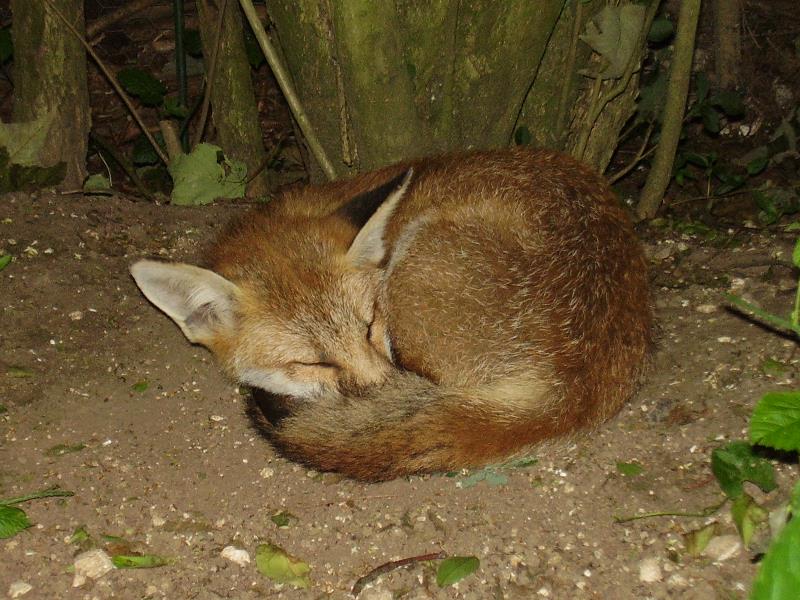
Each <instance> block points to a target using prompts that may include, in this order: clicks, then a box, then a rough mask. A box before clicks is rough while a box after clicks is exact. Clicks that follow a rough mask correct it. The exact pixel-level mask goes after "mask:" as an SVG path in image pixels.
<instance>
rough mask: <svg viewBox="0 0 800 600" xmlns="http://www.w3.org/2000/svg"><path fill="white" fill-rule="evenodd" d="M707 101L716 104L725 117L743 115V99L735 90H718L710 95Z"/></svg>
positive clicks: (734, 117) (733, 117)
mask: <svg viewBox="0 0 800 600" xmlns="http://www.w3.org/2000/svg"><path fill="white" fill-rule="evenodd" d="M708 103H709V104H713V105H714V106H718V107H719V108H721V109H722V112H724V113H725V116H726V117H731V118H732V119H736V118H739V117H743V116H744V113H745V108H744V101H743V100H742V97H741V96H740V95H739V94H737V93H736V92H719V93H717V94H714V95H713V96H711V98H709V99H708Z"/></svg>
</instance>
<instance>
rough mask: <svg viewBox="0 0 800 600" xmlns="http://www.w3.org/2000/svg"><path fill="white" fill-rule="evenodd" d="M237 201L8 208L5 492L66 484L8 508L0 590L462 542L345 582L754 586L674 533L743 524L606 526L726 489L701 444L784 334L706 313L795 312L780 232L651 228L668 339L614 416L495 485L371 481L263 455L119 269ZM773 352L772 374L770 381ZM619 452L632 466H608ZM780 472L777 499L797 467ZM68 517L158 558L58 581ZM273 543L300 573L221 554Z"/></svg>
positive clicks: (743, 402) (590, 591) (596, 587)
mask: <svg viewBox="0 0 800 600" xmlns="http://www.w3.org/2000/svg"><path fill="white" fill-rule="evenodd" d="M239 210H241V208H237V207H231V206H222V207H220V206H216V207H211V208H203V209H177V208H172V207H157V206H151V205H147V204H142V203H133V202H130V201H128V200H126V199H119V198H102V197H99V198H93V199H81V198H74V197H58V196H54V195H49V194H43V195H38V196H33V197H31V196H30V195H27V194H16V195H13V196H7V197H4V198H3V199H0V249H3V250H5V251H6V252H9V253H11V254H13V255H14V256H15V260H14V262H12V263H11V264H10V265H9V266H8V267H7V268H6V269H4V270H3V271H1V272H0V306H2V313H0V405H2V406H3V407H4V408H5V409H6V410H5V412H3V413H2V414H0V498H8V497H12V496H18V495H21V494H24V493H30V492H33V491H36V490H40V489H43V488H47V487H50V486H55V485H57V486H60V487H61V488H63V489H65V490H70V491H72V492H74V493H75V495H74V496H73V497H71V498H66V499H46V500H37V501H32V502H28V503H26V504H24V505H23V506H22V507H23V508H24V509H25V510H26V511H27V513H28V515H29V516H30V518H31V519H32V521H33V522H34V523H35V525H34V526H33V527H31V528H30V529H28V530H26V531H24V532H23V533H21V534H19V535H17V536H16V537H14V538H11V539H6V540H0V594H9V595H10V586H12V584H14V583H15V582H20V581H21V582H25V583H27V584H29V585H30V586H32V589H31V590H30V591H29V592H28V593H27V594H26V595H25V596H24V597H25V598H26V599H27V598H126V599H127V598H131V599H134V598H136V599H140V598H170V599H184V598H200V599H205V598H241V599H247V598H260V597H265V596H267V597H276V598H281V597H285V598H327V597H333V598H344V597H347V596H348V594H349V590H350V588H351V586H352V585H353V583H354V582H355V581H356V580H357V579H358V578H359V577H361V576H362V575H364V574H365V573H367V572H369V571H370V570H371V569H373V568H374V567H376V566H378V565H381V564H382V563H385V562H387V561H390V560H396V559H400V558H405V557H410V556H416V555H422V554H426V553H431V552H437V551H439V550H442V551H444V552H446V553H447V554H449V555H475V556H477V557H478V558H479V559H480V561H481V565H480V569H479V570H478V571H477V572H476V573H475V574H473V575H471V576H470V577H468V578H466V579H464V580H462V581H461V582H460V583H458V584H457V585H455V586H452V587H449V588H446V589H439V588H438V587H437V585H436V582H435V568H434V566H432V565H430V564H416V565H414V566H413V567H412V568H410V569H405V570H396V571H393V572H391V573H389V574H386V575H384V576H382V577H379V578H378V579H377V580H375V581H374V582H373V584H372V585H371V586H370V587H368V588H367V589H365V590H364V591H363V592H362V594H361V596H360V597H361V598H367V599H370V598H371V599H373V600H375V599H390V598H408V599H417V598H475V599H478V598H557V599H562V598H564V599H573V598H604V599H605V598H619V599H627V598H681V599H698V600H699V599H706V598H725V599H730V598H744V597H745V596H746V590H747V589H748V588H749V585H750V582H751V580H752V577H753V575H754V573H755V570H756V566H755V565H754V564H753V562H752V558H753V554H754V553H753V552H752V551H749V550H744V549H741V548H738V549H737V547H736V544H735V543H732V544H731V542H732V538H730V537H723V538H721V543H720V544H717V545H718V546H721V547H722V550H723V552H721V555H720V552H719V551H718V552H717V554H716V555H712V556H701V557H698V558H693V557H691V556H689V555H688V554H687V552H686V550H685V548H684V544H683V539H682V535H683V534H684V533H686V532H688V531H691V530H694V529H697V528H698V527H700V526H702V525H704V524H705V523H707V522H711V521H718V522H719V523H720V529H721V533H722V534H725V535H730V534H734V533H735V529H734V527H733V525H732V524H731V519H730V517H729V511H728V508H727V507H724V508H723V509H722V510H721V511H720V512H719V513H717V514H715V515H714V516H712V517H708V518H691V517H660V518H650V519H642V520H637V521H632V522H629V523H625V524H617V523H616V522H615V520H614V517H615V516H618V515H636V514H638V513H640V512H646V511H662V510H678V511H697V510H699V509H701V508H703V507H706V506H708V505H711V504H714V503H715V502H717V501H718V500H719V499H720V497H721V496H720V492H719V490H718V487H717V486H716V483H715V482H714V480H713V477H712V476H711V473H710V469H709V459H710V454H711V451H712V450H713V449H714V448H715V447H716V446H718V445H720V444H721V443H723V441H724V440H729V439H738V438H741V437H742V436H743V432H744V430H745V427H746V422H747V421H746V419H747V415H748V413H749V411H750V410H751V408H752V406H753V404H754V403H755V401H756V400H757V399H758V397H759V396H760V394H762V393H763V392H765V391H767V390H771V389H781V388H785V387H787V386H789V385H792V383H793V381H794V379H795V377H796V375H797V371H798V359H797V356H796V355H795V350H796V347H795V345H794V344H792V343H790V342H788V341H786V340H784V339H782V338H781V337H778V336H776V335H774V334H772V333H769V332H767V331H765V330H763V329H762V328H760V327H758V326H755V325H752V324H749V323H748V322H746V321H744V320H742V319H741V318H739V317H737V316H735V315H733V314H731V313H729V312H728V311H726V310H725V309H724V308H722V307H721V306H720V302H721V294H722V293H723V292H724V291H726V290H729V289H731V287H733V288H734V289H736V290H738V291H740V292H741V293H745V294H748V295H750V296H751V297H752V298H757V299H759V300H761V301H763V302H764V303H765V304H766V305H767V306H769V307H771V308H774V309H779V310H781V311H782V312H787V311H788V307H789V306H790V304H791V301H792V295H793V285H794V280H793V276H792V271H791V269H790V268H789V258H790V251H789V249H790V244H791V240H790V239H789V238H788V237H787V238H786V239H784V240H778V241H776V240H775V239H774V238H766V237H763V238H762V237H759V236H758V235H751V234H747V233H737V235H736V236H730V235H728V234H726V233H725V232H722V236H721V237H718V239H716V240H709V239H707V237H693V236H686V235H683V234H680V233H676V232H675V231H674V230H660V231H656V230H647V231H644V232H643V235H644V236H645V237H646V238H647V240H648V241H647V247H648V252H649V255H650V256H651V262H652V277H653V282H654V287H655V289H656V290H657V293H656V294H657V305H658V316H659V320H660V326H661V333H660V342H659V348H658V350H657V352H656V354H655V356H654V362H653V364H654V366H653V369H652V372H651V373H650V375H649V377H648V379H647V381H646V383H645V385H644V386H643V387H642V389H641V390H640V392H639V393H638V394H637V395H636V397H635V398H634V399H633V400H632V401H631V403H630V404H629V405H628V407H627V408H625V409H624V410H623V411H622V413H621V414H620V415H619V417H618V418H616V419H615V420H614V421H612V422H611V423H609V424H607V425H606V426H604V427H603V428H602V429H601V430H599V431H598V432H596V433H594V434H592V435H590V436H587V437H586V438H585V439H582V440H580V441H579V442H578V443H577V444H576V445H575V446H574V447H570V448H569V450H568V451H567V452H566V453H564V454H563V455H559V456H547V455H542V456H539V457H538V462H536V463H535V464H533V465H531V466H528V467H524V468H510V469H507V470H504V471H502V475H504V476H505V477H506V479H507V481H505V483H500V484H498V482H496V481H495V482H493V483H495V485H492V484H490V483H487V482H486V481H483V482H479V483H477V484H475V485H472V486H469V485H468V484H469V483H470V480H469V479H468V478H467V475H465V474H459V475H457V476H453V477H447V476H427V477H412V478H410V479H408V480H397V481H392V482H388V483H383V484H378V485H365V484H361V483H356V482H353V481H349V480H343V479H341V478H339V477H336V476H334V475H329V474H328V475H323V474H319V473H316V472H312V471H309V470H307V469H306V468H304V467H302V466H299V465H297V464H293V463H291V462H289V461H287V460H285V459H283V458H281V457H280V456H278V455H276V453H275V452H274V451H273V450H272V449H271V447H270V445H269V443H268V442H267V441H266V440H265V439H264V438H263V437H261V436H260V435H259V434H258V432H257V431H256V430H254V429H253V427H252V424H251V422H250V420H249V419H248V417H247V415H246V410H245V408H246V400H245V397H244V396H242V395H241V394H240V393H239V392H238V391H237V389H236V387H235V386H234V385H232V384H231V383H230V382H229V381H226V380H225V379H224V378H223V377H222V376H221V375H220V373H219V371H218V369H217V368H216V367H215V365H214V364H213V361H212V360H211V358H210V356H209V355H208V353H207V352H206V351H204V350H203V349H201V348H197V347H192V346H190V345H189V344H188V343H186V341H185V340H184V338H183V337H182V335H181V333H180V331H179V330H178V329H177V327H175V326H174V325H173V324H172V323H171V322H170V321H169V320H168V319H167V318H166V317H164V316H163V315H162V314H161V313H159V312H158V311H156V310H155V309H154V308H153V307H152V306H150V305H149V304H148V303H147V302H146V301H145V300H144V298H143V297H142V296H141V295H140V294H139V293H138V291H137V289H136V288H135V286H134V284H133V281H132V280H131V279H130V277H129V275H128V273H127V265H128V264H130V263H131V262H132V261H133V260H134V259H136V258H138V257H142V256H151V257H152V256H161V257H164V258H170V259H178V260H192V259H193V258H196V257H197V255H198V253H199V249H200V248H201V246H202V244H203V243H204V242H205V241H207V240H208V239H209V238H210V237H211V236H212V235H213V233H214V231H216V230H217V229H218V228H219V225H220V223H221V222H223V221H224V220H226V219H227V218H228V217H229V216H230V215H231V214H233V213H236V212H237V211H239ZM767 359H774V360H776V361H779V363H782V365H783V366H782V367H778V368H776V367H775V363H770V364H772V367H771V368H769V369H766V371H767V372H766V373H765V369H764V365H765V361H766V360H767ZM21 375H22V376H21ZM143 382H146V384H147V387H146V389H144V390H143V391H142V388H143V387H145V386H144V385H139V386H137V385H136V384H139V383H143ZM137 390H138V391H137ZM62 445H63V446H62ZM81 446H83V447H81ZM59 448H60V449H61V450H62V451H61V452H60V451H59ZM618 462H636V463H638V464H640V465H641V467H642V468H643V470H642V473H641V474H639V475H633V476H631V475H628V476H626V475H623V474H622V473H621V472H620V471H619V469H618V467H617V463H618ZM779 471H780V472H779V483H780V484H781V488H780V490H779V491H778V492H774V493H773V494H771V495H770V497H769V498H767V500H769V501H772V502H775V501H777V498H778V497H779V496H780V495H781V494H785V493H786V489H787V487H788V482H789V481H790V480H793V479H794V478H795V477H796V476H797V473H796V472H794V471H793V470H792V468H791V467H788V466H781V467H780V468H779ZM465 484H467V485H465ZM751 491H753V490H751ZM759 499H763V495H759ZM279 511H288V512H289V513H291V514H292V515H294V517H295V518H293V519H290V523H289V526H288V527H284V528H279V527H278V526H277V525H276V524H275V523H274V522H273V521H272V520H271V517H272V516H273V515H274V514H275V513H277V512H279ZM80 526H83V527H84V528H85V530H86V531H87V532H88V533H89V535H90V536H91V537H92V540H94V541H95V543H97V544H98V545H100V546H101V547H103V546H104V547H105V548H106V549H107V550H108V551H109V552H110V553H114V552H115V551H116V552H119V551H122V552H123V553H124V552H128V553H130V552H141V553H152V554H158V555H162V556H167V557H170V558H171V559H172V560H173V562H172V563H171V564H169V565H168V566H164V567H160V568H154V569H140V570H121V569H120V570H114V571H111V572H109V573H107V574H105V575H104V576H102V577H100V578H98V579H96V580H91V579H90V580H89V581H87V582H86V583H84V584H83V585H82V586H81V587H73V577H74V575H73V573H72V572H71V571H72V565H73V562H74V560H75V556H76V555H77V554H78V553H79V552H81V551H82V550H85V549H86V547H87V545H88V544H87V543H84V544H83V545H80V544H75V543H69V540H70V537H71V536H72V533H73V532H74V531H75V529H76V528H78V527H80ZM103 535H112V536H118V538H121V539H111V540H110V541H109V540H104V539H103V538H102V536H103ZM264 542H272V543H275V544H279V545H280V546H282V547H283V548H285V549H286V550H287V551H288V552H290V553H292V554H293V555H295V556H297V557H298V558H301V559H302V560H304V561H306V562H308V563H309V565H310V566H311V569H312V571H311V579H312V582H313V585H312V587H311V588H310V589H308V590H294V589H293V588H291V587H289V586H283V587H281V586H278V585H275V584H274V583H272V582H271V581H270V580H268V579H266V578H265V577H264V576H262V575H261V574H259V573H258V571H257V570H256V568H255V565H254V564H253V563H250V564H244V565H242V566H240V565H238V564H235V563H233V562H231V561H229V560H227V559H225V558H223V557H222V556H221V551H222V549H223V548H225V547H226V546H229V545H232V546H235V547H238V548H241V549H244V550H246V551H247V552H248V553H249V555H250V557H251V558H253V557H254V553H255V549H256V547H257V545H258V544H260V543H264ZM725 542H728V543H729V545H728V546H726V545H725ZM120 549H121V550H120ZM725 554H733V555H732V556H725ZM14 589H16V588H14Z"/></svg>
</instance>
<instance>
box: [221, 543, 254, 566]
mask: <svg viewBox="0 0 800 600" xmlns="http://www.w3.org/2000/svg"><path fill="white" fill-rule="evenodd" d="M220 556H222V558H225V559H227V560H229V561H231V562H232V563H236V564H237V565H239V566H240V567H243V566H245V565H249V564H250V554H249V553H248V552H247V550H244V549H242V548H237V547H236V546H225V547H224V548H223V549H222V552H221V553H220Z"/></svg>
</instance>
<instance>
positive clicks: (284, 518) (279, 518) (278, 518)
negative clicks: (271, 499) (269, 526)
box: [269, 510, 298, 528]
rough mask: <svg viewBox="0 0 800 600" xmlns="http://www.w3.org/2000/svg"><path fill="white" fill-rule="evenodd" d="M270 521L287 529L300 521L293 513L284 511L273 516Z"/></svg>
mask: <svg viewBox="0 0 800 600" xmlns="http://www.w3.org/2000/svg"><path fill="white" fill-rule="evenodd" d="M269 520H270V521H272V522H273V523H275V525H277V526H278V527H281V528H286V527H289V525H291V524H292V523H296V522H297V520H298V519H297V517H295V516H294V515H293V514H292V513H290V512H286V511H285V510H282V511H280V512H277V513H275V514H274V515H272V516H271V517H270V518H269Z"/></svg>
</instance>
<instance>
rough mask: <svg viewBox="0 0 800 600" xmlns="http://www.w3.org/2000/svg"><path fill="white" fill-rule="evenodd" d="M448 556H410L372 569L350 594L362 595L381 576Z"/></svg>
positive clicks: (360, 579)
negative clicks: (368, 585) (367, 586)
mask: <svg viewBox="0 0 800 600" xmlns="http://www.w3.org/2000/svg"><path fill="white" fill-rule="evenodd" d="M446 556H447V554H445V553H444V552H433V553H431V554H422V555H420V556H409V557H408V558H401V559H400V560H393V561H391V562H387V563H383V564H382V565H379V566H377V567H375V568H374V569H372V570H371V571H370V572H369V573H367V574H366V575H364V576H363V577H360V578H359V579H358V581H356V582H355V584H354V585H353V589H352V590H350V593H351V594H352V595H353V596H354V597H355V596H358V595H359V594H360V593H361V590H363V589H364V586H365V585H367V584H368V583H370V582H372V581H373V580H375V579H377V578H378V577H380V576H381V575H384V574H385V573H388V572H389V571H394V570H395V569H400V568H402V567H407V566H409V565H413V564H416V563H420V562H428V561H429V560H439V559H441V558H445V557H446Z"/></svg>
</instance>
